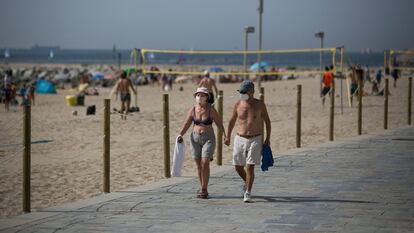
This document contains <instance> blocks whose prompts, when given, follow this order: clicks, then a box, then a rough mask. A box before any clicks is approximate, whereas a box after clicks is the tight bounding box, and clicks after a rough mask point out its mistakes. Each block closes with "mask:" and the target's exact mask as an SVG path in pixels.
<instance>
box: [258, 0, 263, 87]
mask: <svg viewBox="0 0 414 233" xmlns="http://www.w3.org/2000/svg"><path fill="white" fill-rule="evenodd" d="M257 11H258V12H259V49H258V50H259V52H260V51H262V15H263V0H259V7H258V8H257ZM260 60H261V54H260V53H258V54H257V64H258V66H259V68H258V72H259V78H258V79H257V80H258V81H257V82H258V88H259V90H260V87H261V86H262V84H261V81H262V80H261V79H262V76H261V75H260V62H261V61H260Z"/></svg>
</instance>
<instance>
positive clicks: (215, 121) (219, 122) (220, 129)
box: [211, 108, 226, 138]
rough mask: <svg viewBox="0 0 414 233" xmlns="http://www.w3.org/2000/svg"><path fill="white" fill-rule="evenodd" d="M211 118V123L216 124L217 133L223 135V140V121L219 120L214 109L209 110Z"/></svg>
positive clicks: (224, 132) (224, 134) (224, 133)
mask: <svg viewBox="0 0 414 233" xmlns="http://www.w3.org/2000/svg"><path fill="white" fill-rule="evenodd" d="M211 113H212V114H211V116H212V117H213V121H214V123H216V125H217V128H218V129H219V131H220V132H221V133H223V136H224V138H226V131H225V130H224V126H223V120H222V119H221V117H220V116H219V114H218V112H217V111H216V109H214V108H211Z"/></svg>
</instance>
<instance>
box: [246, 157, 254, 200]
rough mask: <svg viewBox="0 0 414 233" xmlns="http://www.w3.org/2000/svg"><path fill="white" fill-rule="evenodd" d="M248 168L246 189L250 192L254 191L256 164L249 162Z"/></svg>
mask: <svg viewBox="0 0 414 233" xmlns="http://www.w3.org/2000/svg"><path fill="white" fill-rule="evenodd" d="M246 170H247V172H246V191H247V192H248V193H250V192H251V191H252V187H253V181H254V164H247V166H246Z"/></svg>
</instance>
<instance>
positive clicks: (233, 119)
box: [224, 102, 239, 146]
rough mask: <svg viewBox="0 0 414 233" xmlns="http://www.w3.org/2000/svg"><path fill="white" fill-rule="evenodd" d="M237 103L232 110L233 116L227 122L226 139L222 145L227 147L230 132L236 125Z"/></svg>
mask: <svg viewBox="0 0 414 233" xmlns="http://www.w3.org/2000/svg"><path fill="white" fill-rule="evenodd" d="M238 103H239V102H237V103H236V104H235V105H234V109H233V114H232V116H231V118H230V121H229V127H228V128H227V137H226V138H225V140H224V144H225V145H227V146H229V145H230V137H231V132H232V131H233V128H234V125H235V124H236V120H237V105H238Z"/></svg>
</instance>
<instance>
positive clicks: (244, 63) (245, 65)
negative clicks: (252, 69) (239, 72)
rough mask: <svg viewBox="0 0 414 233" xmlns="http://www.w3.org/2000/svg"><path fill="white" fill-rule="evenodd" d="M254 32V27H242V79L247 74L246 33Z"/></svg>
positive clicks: (245, 77)
mask: <svg viewBox="0 0 414 233" xmlns="http://www.w3.org/2000/svg"><path fill="white" fill-rule="evenodd" d="M249 33H254V27H252V26H247V27H245V28H244V54H243V70H244V73H245V75H244V79H245V80H246V79H247V78H248V76H247V54H246V52H247V46H248V34H249Z"/></svg>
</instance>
